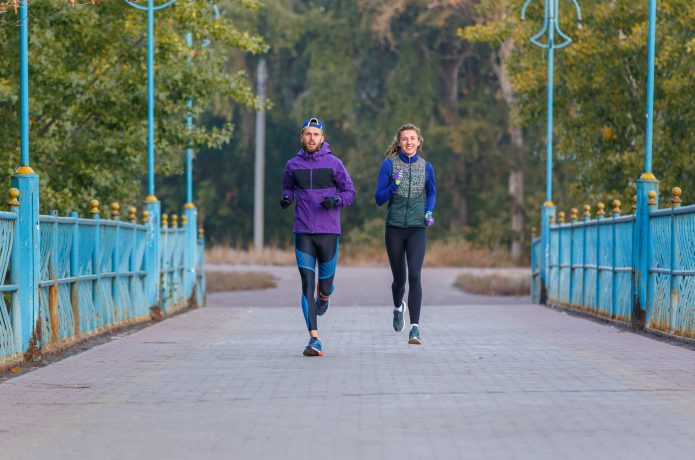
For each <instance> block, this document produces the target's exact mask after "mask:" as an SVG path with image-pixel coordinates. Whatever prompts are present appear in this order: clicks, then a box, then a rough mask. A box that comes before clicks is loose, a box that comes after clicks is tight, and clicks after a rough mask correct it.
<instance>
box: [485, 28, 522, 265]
mask: <svg viewBox="0 0 695 460" xmlns="http://www.w3.org/2000/svg"><path fill="white" fill-rule="evenodd" d="M513 50H514V43H513V42H512V40H511V39H507V40H506V41H504V42H503V43H502V45H501V46H500V48H499V50H498V52H497V55H496V56H495V55H493V62H492V68H493V70H494V72H495V75H496V76H497V80H498V81H499V83H500V88H501V90H502V94H503V95H504V100H505V102H506V103H507V107H509V111H510V114H511V113H512V112H513V111H514V110H515V109H516V106H517V103H518V100H517V97H516V93H515V92H514V88H513V87H512V82H511V78H510V77H509V71H508V69H507V63H508V62H509V59H510V58H511V55H512V51H513ZM508 129H509V137H510V140H511V145H512V150H513V155H514V164H513V166H512V170H511V171H510V172H509V187H508V190H509V197H510V200H511V230H512V243H511V248H510V251H511V255H512V259H514V260H515V261H518V260H519V259H520V258H521V253H522V246H523V240H524V232H523V230H524V166H525V163H526V155H525V151H524V135H523V132H522V131H521V128H519V127H518V126H514V124H513V122H512V120H511V116H510V121H509V128H508Z"/></svg>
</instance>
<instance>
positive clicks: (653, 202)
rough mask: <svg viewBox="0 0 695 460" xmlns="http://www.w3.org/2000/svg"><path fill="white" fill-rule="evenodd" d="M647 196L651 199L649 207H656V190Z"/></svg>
mask: <svg viewBox="0 0 695 460" xmlns="http://www.w3.org/2000/svg"><path fill="white" fill-rule="evenodd" d="M647 196H648V197H649V203H647V204H648V205H649V206H656V192H655V191H654V190H650V191H649V193H647Z"/></svg>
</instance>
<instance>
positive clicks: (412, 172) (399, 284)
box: [374, 124, 436, 345]
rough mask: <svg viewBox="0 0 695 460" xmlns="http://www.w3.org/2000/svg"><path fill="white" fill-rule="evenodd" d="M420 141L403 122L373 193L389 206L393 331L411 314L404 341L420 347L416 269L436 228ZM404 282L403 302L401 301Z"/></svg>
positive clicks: (432, 183)
mask: <svg viewBox="0 0 695 460" xmlns="http://www.w3.org/2000/svg"><path fill="white" fill-rule="evenodd" d="M423 143H424V139H423V138H422V134H420V129H419V128H418V127H417V126H415V125H411V124H405V125H403V126H401V127H400V128H398V131H397V132H396V135H395V136H394V138H393V142H391V145H389V147H388V149H386V160H384V162H383V163H382V165H381V169H380V170H379V177H378V180H377V185H376V193H375V194H374V198H375V199H376V203H377V204H378V205H379V206H381V205H383V204H384V203H386V202H388V210H387V211H386V237H385V239H386V253H387V254H388V257H389V263H390V265H391V273H392V274H393V283H392V284H391V293H392V295H393V308H394V309H393V328H394V329H395V330H396V331H397V332H400V331H402V330H403V329H404V328H405V318H404V314H405V311H406V310H409V314H410V333H409V335H408V343H410V344H413V345H420V344H421V343H422V340H421V339H420V326H419V321H420V307H421V305H422V285H421V283H420V270H421V269H422V263H423V262H424V260H425V248H426V246H427V230H426V228H427V227H429V226H431V225H432V224H434V218H433V217H432V212H433V211H434V202H435V199H436V188H435V181H434V168H432V165H431V164H430V163H429V162H427V161H425V160H424V159H423V158H422V157H421V156H420V152H421V151H422V145H423ZM406 268H407V269H406ZM406 278H407V280H408V302H407V303H406V302H405V301H404V300H403V297H404V295H405V281H406Z"/></svg>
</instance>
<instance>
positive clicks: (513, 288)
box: [454, 273, 531, 296]
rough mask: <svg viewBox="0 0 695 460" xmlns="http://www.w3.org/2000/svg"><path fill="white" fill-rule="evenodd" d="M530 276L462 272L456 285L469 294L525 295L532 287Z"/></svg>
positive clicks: (457, 278)
mask: <svg viewBox="0 0 695 460" xmlns="http://www.w3.org/2000/svg"><path fill="white" fill-rule="evenodd" d="M530 283H531V281H530V279H529V277H528V276H509V275H504V274H501V273H491V274H484V275H472V274H469V273H461V274H460V275H459V276H458V277H456V280H455V281H454V286H456V287H457V288H459V289H461V290H462V291H465V292H468V293H469V294H479V295H499V296H525V295H528V293H529V291H530V289H531V284H530Z"/></svg>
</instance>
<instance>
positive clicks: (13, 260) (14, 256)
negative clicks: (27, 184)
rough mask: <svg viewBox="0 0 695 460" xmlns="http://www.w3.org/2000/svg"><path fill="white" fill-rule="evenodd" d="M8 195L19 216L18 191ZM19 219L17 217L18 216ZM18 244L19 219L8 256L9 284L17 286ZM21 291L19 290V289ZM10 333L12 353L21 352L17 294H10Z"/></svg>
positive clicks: (18, 280)
mask: <svg viewBox="0 0 695 460" xmlns="http://www.w3.org/2000/svg"><path fill="white" fill-rule="evenodd" d="M8 195H9V196H10V199H9V201H8V202H7V204H8V205H9V206H10V211H12V212H14V213H15V214H17V215H19V201H18V200H17V198H18V197H19V190H18V189H16V188H11V189H10V191H9V193H8ZM18 217H19V216H18ZM20 247H21V246H20V244H19V219H17V220H16V221H15V225H14V231H13V233H12V253H11V254H10V284H14V285H15V286H19V283H20V281H21V272H22V267H21V266H20V265H19V261H20V257H19V251H20ZM19 289H21V288H19ZM11 314H12V317H11V321H12V331H13V334H14V337H13V339H14V351H15V352H19V351H21V350H22V314H23V312H22V304H21V303H20V301H19V292H15V293H14V294H12V310H11Z"/></svg>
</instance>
